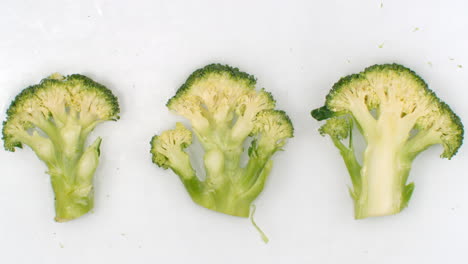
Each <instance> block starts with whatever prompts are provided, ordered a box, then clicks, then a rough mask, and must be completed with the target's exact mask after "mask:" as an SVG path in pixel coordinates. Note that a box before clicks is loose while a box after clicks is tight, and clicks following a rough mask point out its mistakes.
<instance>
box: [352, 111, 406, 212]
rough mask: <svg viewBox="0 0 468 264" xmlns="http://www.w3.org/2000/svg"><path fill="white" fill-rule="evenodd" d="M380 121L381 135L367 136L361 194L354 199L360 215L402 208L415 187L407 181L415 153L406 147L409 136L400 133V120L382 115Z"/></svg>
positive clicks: (378, 127)
mask: <svg viewBox="0 0 468 264" xmlns="http://www.w3.org/2000/svg"><path fill="white" fill-rule="evenodd" d="M394 120H397V119H394ZM378 123H379V125H377V129H378V130H377V131H378V134H377V135H378V136H375V137H368V138H367V141H368V147H367V148H366V150H365V152H364V161H363V166H362V169H361V177H362V186H361V188H362V189H361V195H360V196H359V198H358V199H357V200H356V203H355V207H356V208H355V217H356V218H357V219H359V218H365V217H371V216H383V215H392V214H396V213H398V212H400V211H401V210H402V209H403V208H404V207H405V206H406V204H407V202H408V200H409V197H410V196H411V193H412V190H413V188H414V185H411V184H410V185H408V186H406V181H407V179H408V175H409V171H410V168H411V162H412V161H413V159H414V157H415V156H414V155H408V154H407V152H406V151H405V149H404V146H405V142H406V140H407V138H404V137H403V138H402V137H399V135H398V133H400V131H399V128H400V126H399V125H398V121H396V122H392V120H391V118H385V117H381V119H379V122H378Z"/></svg>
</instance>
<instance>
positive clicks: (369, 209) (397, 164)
mask: <svg viewBox="0 0 468 264" xmlns="http://www.w3.org/2000/svg"><path fill="white" fill-rule="evenodd" d="M312 116H313V117H314V118H315V119H317V120H319V121H320V120H325V119H328V120H327V122H326V123H325V124H324V125H323V126H322V127H321V128H320V130H319V131H320V133H321V134H322V135H329V136H330V137H331V139H332V141H333V143H334V144H335V146H336V147H337V148H338V149H339V150H340V154H341V155H342V157H343V160H344V162H345V164H346V167H347V169H348V172H349V174H350V176H351V181H352V185H353V188H352V189H351V190H350V193H351V196H352V198H353V200H354V205H355V206H354V208H355V217H356V218H357V219H360V218H366V217H372V216H383V215H391V214H396V213H398V212H400V211H401V210H402V209H404V208H405V207H406V206H407V205H408V202H409V200H410V198H411V195H412V193H413V190H414V183H409V184H407V180H408V176H409V172H410V169H411V165H412V162H413V160H414V159H415V158H416V157H417V155H418V154H419V153H421V152H422V151H424V150H426V149H427V148H429V147H430V146H432V145H435V144H442V146H443V147H444V152H443V153H442V155H441V157H443V158H449V159H450V158H451V157H453V156H454V155H455V154H456V152H457V150H458V149H459V148H460V146H461V144H462V142H463V125H462V123H461V121H460V118H459V117H458V116H457V115H456V114H455V113H454V112H453V111H452V110H451V109H450V108H449V106H448V105H446V104H445V103H443V102H441V101H440V100H439V99H438V97H437V96H436V95H435V94H434V93H433V92H432V91H431V90H429V89H428V88H427V85H426V83H425V82H424V81H423V80H422V79H421V78H420V77H419V76H417V75H416V74H415V73H414V72H413V71H411V70H409V69H407V68H405V67H403V66H401V65H397V64H386V65H375V66H372V67H369V68H367V69H366V70H365V71H363V72H361V73H359V74H354V75H350V76H347V77H344V78H342V79H341V80H340V81H338V82H337V83H336V84H335V85H334V86H333V89H332V90H331V91H330V93H329V94H328V96H327V98H326V103H325V106H323V107H321V108H318V109H315V110H313V111H312ZM353 124H356V125H357V128H358V130H359V131H360V132H361V134H362V135H363V137H364V139H365V141H366V143H367V148H366V149H365V151H364V153H363V159H362V160H363V162H362V165H361V164H359V162H358V161H357V158H356V155H357V153H355V151H354V148H353V142H352V127H353V126H352V125H353ZM347 138H349V143H348V146H346V145H345V144H343V142H342V141H343V140H345V139H347Z"/></svg>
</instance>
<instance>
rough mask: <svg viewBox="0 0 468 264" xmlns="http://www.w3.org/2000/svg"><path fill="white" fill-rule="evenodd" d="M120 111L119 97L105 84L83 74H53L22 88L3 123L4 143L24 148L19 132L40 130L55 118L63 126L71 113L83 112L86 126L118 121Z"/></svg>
mask: <svg viewBox="0 0 468 264" xmlns="http://www.w3.org/2000/svg"><path fill="white" fill-rule="evenodd" d="M119 112H120V109H119V104H118V101H117V97H115V95H113V94H112V92H111V91H110V90H109V89H107V88H106V87H105V86H103V85H102V84H99V83H97V82H95V81H93V80H91V79H90V78H88V77H86V76H83V75H80V74H73V75H70V76H66V77H63V76H61V75H60V74H57V73H56V74H52V75H51V76H49V77H48V78H45V79H43V80H42V81H41V82H40V83H39V84H37V85H32V86H29V87H27V88H26V89H24V90H23V91H21V93H19V94H18V95H17V96H16V97H15V99H14V100H13V101H12V103H11V105H10V107H9V108H8V110H7V120H6V121H4V122H3V131H2V132H3V140H4V146H5V149H6V150H8V151H15V147H19V148H21V147H22V143H23V142H22V140H21V138H20V137H19V135H23V134H24V132H27V131H28V130H29V129H32V128H39V129H40V128H41V127H43V126H44V124H45V123H46V122H47V121H50V120H51V119H53V122H54V123H55V124H56V125H57V126H63V125H64V124H65V123H66V122H67V118H69V116H70V115H71V114H73V113H75V114H76V113H79V114H78V116H79V119H80V124H82V125H83V126H85V127H86V126H90V125H93V123H95V122H96V121H99V120H102V121H105V120H116V119H118V118H119V116H118V114H119Z"/></svg>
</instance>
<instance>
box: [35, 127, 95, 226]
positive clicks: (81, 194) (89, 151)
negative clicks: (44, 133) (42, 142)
mask: <svg viewBox="0 0 468 264" xmlns="http://www.w3.org/2000/svg"><path fill="white" fill-rule="evenodd" d="M56 131H57V132H56V133H48V136H49V138H50V140H51V141H52V142H54V145H53V151H52V152H53V153H54V154H55V155H38V156H39V158H40V159H41V160H43V161H44V162H45V163H46V165H47V166H48V169H49V171H48V173H49V174H50V175H51V183H52V188H53V190H54V194H55V212H56V217H55V220H56V221H57V222H65V221H69V220H73V219H75V218H78V217H80V216H82V215H84V214H86V213H87V212H89V211H90V210H91V209H92V208H93V205H94V198H93V197H94V195H93V194H94V192H93V175H94V172H95V170H96V168H97V166H98V163H99V154H100V150H99V149H100V145H101V138H97V139H96V140H95V141H94V142H93V143H92V144H91V145H90V146H89V147H88V148H86V149H85V147H84V146H85V141H86V137H87V133H83V131H82V128H81V126H79V125H76V124H72V125H70V126H64V127H62V128H57V129H56ZM72 143H73V144H72ZM34 151H35V152H36V153H38V154H39V153H44V152H45V151H44V150H43V149H40V148H37V146H36V147H35V149H34Z"/></svg>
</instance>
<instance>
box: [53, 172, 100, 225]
mask: <svg viewBox="0 0 468 264" xmlns="http://www.w3.org/2000/svg"><path fill="white" fill-rule="evenodd" d="M67 178H68V176H64V175H60V176H59V175H54V176H52V187H53V189H54V194H55V221H57V222H66V221H69V220H73V219H75V218H78V217H80V216H82V215H84V214H86V213H88V212H89V211H90V210H91V209H93V206H94V199H93V198H94V195H93V190H92V185H91V186H87V187H83V186H73V184H72V186H70V185H69V183H67V181H66V179H67Z"/></svg>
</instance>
